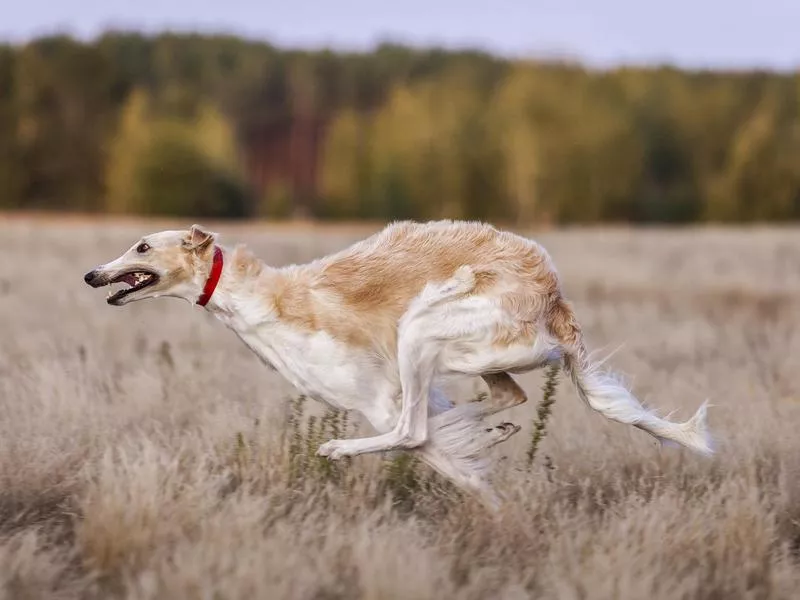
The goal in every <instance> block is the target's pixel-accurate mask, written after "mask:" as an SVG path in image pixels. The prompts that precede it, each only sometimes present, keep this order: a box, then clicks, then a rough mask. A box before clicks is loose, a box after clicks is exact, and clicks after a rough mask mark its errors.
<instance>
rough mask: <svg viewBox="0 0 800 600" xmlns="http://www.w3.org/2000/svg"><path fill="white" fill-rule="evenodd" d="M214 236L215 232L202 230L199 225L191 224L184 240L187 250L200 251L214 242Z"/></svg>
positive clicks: (215, 235)
mask: <svg viewBox="0 0 800 600" xmlns="http://www.w3.org/2000/svg"><path fill="white" fill-rule="evenodd" d="M216 237H217V234H216V233H210V232H207V231H203V229H201V228H200V225H192V229H191V230H190V231H189V235H188V237H187V238H186V240H185V241H184V242H185V244H186V247H187V248H188V249H189V250H193V251H195V252H202V251H203V250H205V249H206V248H208V247H209V246H210V245H211V244H212V243H213V242H214V240H215V239H216Z"/></svg>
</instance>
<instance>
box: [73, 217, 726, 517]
mask: <svg viewBox="0 0 800 600" xmlns="http://www.w3.org/2000/svg"><path fill="white" fill-rule="evenodd" d="M84 280H85V281H86V283H87V284H89V285H90V286H92V287H101V286H106V285H109V284H112V283H119V282H122V283H124V284H127V285H128V286H129V287H127V288H124V289H121V290H119V291H117V292H115V293H111V294H109V296H108V298H107V301H108V303H109V304H111V305H112V306H124V305H125V304H128V303H130V302H135V301H138V300H144V299H146V298H156V297H159V296H170V297H176V298H183V299H184V300H186V301H188V302H189V303H190V304H197V305H199V306H202V307H205V309H206V310H208V311H210V312H211V313H212V314H214V315H215V316H216V317H217V318H218V319H219V320H220V321H222V322H223V323H224V324H225V325H226V326H227V327H229V328H230V329H232V330H233V331H234V332H235V333H236V334H237V335H238V336H239V337H240V338H241V340H242V341H243V342H244V343H245V344H246V345H247V346H248V347H249V348H250V349H251V350H252V351H253V352H255V354H256V355H258V357H259V358H260V359H261V360H262V361H263V362H264V363H265V364H266V365H268V366H270V367H272V368H274V369H276V370H277V371H278V372H279V373H280V374H281V375H283V376H284V377H285V378H286V379H287V380H288V381H289V382H290V383H292V384H293V385H294V386H295V387H296V388H297V389H298V390H299V391H301V392H302V393H303V394H305V395H307V396H308V397H311V398H314V399H317V400H320V401H323V402H326V403H327V404H329V405H332V406H334V407H336V408H339V409H343V410H355V411H358V412H359V413H361V414H362V415H363V416H364V417H365V418H366V419H367V421H369V423H370V424H371V425H372V426H373V427H374V429H375V430H376V432H377V435H375V436H373V437H366V438H361V439H343V440H331V441H329V442H327V443H325V444H323V445H322V446H321V447H320V448H319V454H320V455H322V456H327V457H329V458H330V459H332V460H335V459H339V458H342V457H344V456H355V455H358V454H363V453H367V452H383V451H388V450H412V451H414V452H415V453H417V454H418V456H419V457H420V458H421V459H422V460H424V461H425V462H426V463H428V464H429V465H430V466H431V467H433V468H434V469H435V470H437V471H438V472H440V473H441V474H443V475H444V476H446V477H448V478H449V479H451V480H452V481H453V482H455V483H456V484H457V485H458V486H460V488H461V489H463V490H465V491H468V492H471V493H473V494H476V495H477V496H478V497H479V498H480V499H481V500H482V501H483V502H485V503H486V504H487V505H489V506H497V505H498V499H497V497H496V495H495V493H494V491H493V489H492V487H491V485H490V484H489V481H488V478H487V474H488V469H489V462H488V458H487V457H486V454H487V453H486V450H487V449H488V448H490V447H491V446H493V445H495V444H497V443H499V442H502V441H504V440H506V439H508V438H509V437H510V436H511V435H513V434H514V433H516V432H517V431H518V430H519V427H517V426H516V425H512V424H510V423H503V424H501V425H499V426H497V427H490V426H487V425H486V424H485V423H484V419H485V418H486V417H487V416H490V415H493V414H495V413H497V412H499V411H502V410H505V409H508V408H511V407H513V406H517V405H519V404H521V403H523V402H525V401H526V396H525V393H524V392H523V390H522V389H521V388H520V387H519V385H518V384H517V383H516V382H515V381H514V379H513V378H512V377H511V374H516V373H522V372H525V371H530V370H533V369H538V368H541V367H544V366H546V365H548V364H551V363H553V362H557V361H558V362H563V367H564V370H565V371H566V373H568V374H569V376H570V378H571V379H572V382H573V383H574V385H575V387H576V389H577V392H578V395H579V396H580V398H582V399H583V401H584V402H585V403H586V404H587V405H588V406H590V407H591V408H593V409H594V410H596V411H598V412H600V413H601V414H603V415H605V416H606V417H607V418H609V419H613V420H615V421H619V422H621V423H625V424H628V425H633V426H634V427H638V428H639V429H642V430H644V431H646V432H647V433H649V434H651V435H652V436H654V437H655V438H656V439H657V440H659V441H661V442H662V443H674V444H678V445H682V446H685V447H687V448H689V449H692V450H695V451H697V452H700V453H702V454H710V453H711V452H712V449H711V441H710V437H709V434H708V431H707V426H706V404H705V403H704V404H702V405H701V406H700V408H699V409H698V410H697V412H696V413H695V415H694V416H693V417H692V418H691V419H689V420H688V421H686V422H684V423H674V422H671V421H669V420H666V419H662V418H660V417H658V416H656V415H655V414H653V413H652V412H651V411H649V410H647V409H646V408H644V407H643V406H642V405H641V404H640V403H639V401H638V400H636V398H635V397H634V396H633V395H632V394H631V393H630V392H629V391H628V389H627V388H626V387H624V386H623V385H621V384H620V383H619V382H618V381H617V380H616V379H615V378H614V377H613V376H611V375H609V374H607V373H605V372H601V370H600V369H599V365H598V364H596V363H593V362H592V361H591V360H590V358H589V355H588V353H587V350H586V348H585V346H584V341H583V336H582V334H581V327H580V325H579V323H578V320H577V318H576V316H575V313H574V312H573V309H572V307H571V305H570V304H569V303H568V302H567V300H566V299H565V297H564V295H563V293H562V289H561V284H560V281H559V277H558V274H557V272H556V269H555V267H554V265H553V262H552V260H551V258H550V256H549V255H548V253H547V252H546V251H545V249H544V248H542V247H541V246H540V245H539V244H538V243H536V242H534V241H531V240H529V239H527V238H524V237H521V236H518V235H515V234H513V233H510V232H506V231H501V230H498V229H496V228H494V227H492V226H490V225H487V224H483V223H475V222H458V221H455V222H454V221H438V222H430V223H424V224H423V223H414V222H399V223H393V224H391V225H389V226H388V227H386V228H385V229H383V230H382V231H380V232H379V233H376V234H375V235H372V236H371V237H368V238H367V239H365V240H363V241H361V242H358V243H356V244H354V245H352V246H350V247H349V248H347V249H345V250H342V251H340V252H337V253H335V254H332V255H330V256H327V257H324V258H321V259H319V260H315V261H313V262H310V263H308V264H304V265H292V266H288V267H283V268H274V267H270V266H268V265H266V264H265V263H263V262H262V261H261V260H259V259H258V258H256V257H255V256H254V255H253V254H252V253H250V252H249V251H248V250H246V249H245V248H244V247H243V246H237V247H235V248H227V247H224V246H222V245H220V244H219V242H218V235H217V234H214V233H209V232H207V231H204V230H203V229H202V228H201V227H199V226H197V225H194V226H193V227H192V228H191V229H190V230H188V231H162V232H160V233H153V234H150V235H147V236H145V237H144V238H142V239H141V240H139V241H138V242H136V244H134V245H133V246H132V247H131V248H130V249H129V250H128V251H127V252H125V253H124V254H123V255H122V256H120V257H119V258H117V259H116V260H113V261H111V262H109V263H107V264H105V265H102V266H100V267H97V268H96V269H94V270H92V271H90V272H89V273H87V274H86V275H85V277H84ZM453 376H455V377H464V376H479V377H482V378H483V380H484V381H485V382H486V384H487V386H488V390H489V397H488V399H487V400H484V401H482V402H470V403H465V404H458V405H456V404H455V403H454V402H452V401H451V399H450V398H447V397H446V396H445V395H444V394H443V393H442V392H441V383H442V382H443V381H445V380H446V378H448V377H453Z"/></svg>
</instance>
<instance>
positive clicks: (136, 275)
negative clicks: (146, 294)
mask: <svg viewBox="0 0 800 600" xmlns="http://www.w3.org/2000/svg"><path fill="white" fill-rule="evenodd" d="M158 280H159V277H158V275H157V274H155V273H153V272H152V271H147V270H143V269H137V270H135V271H129V272H127V273H122V274H120V275H117V276H116V277H114V278H113V279H111V280H110V281H109V282H108V284H109V285H111V286H114V285H115V284H120V283H121V284H123V285H127V286H129V287H126V288H122V289H121V290H114V289H113V288H112V289H111V290H110V291H109V292H108V296H106V302H108V303H109V304H111V305H116V304H119V302H120V301H121V300H122V299H123V298H125V297H126V296H129V295H131V294H133V293H134V292H140V291H142V290H143V289H145V288H148V287H150V286H151V285H155V284H156V283H158Z"/></svg>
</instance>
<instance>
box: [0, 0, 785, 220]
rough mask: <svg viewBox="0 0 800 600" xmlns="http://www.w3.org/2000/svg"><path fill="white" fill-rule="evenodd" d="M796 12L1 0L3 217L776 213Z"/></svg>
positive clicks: (677, 5) (736, 5) (781, 3)
mask: <svg viewBox="0 0 800 600" xmlns="http://www.w3.org/2000/svg"><path fill="white" fill-rule="evenodd" d="M756 7H757V12H755V11H756ZM797 23H800V4H798V3H796V2H794V1H793V0H792V1H790V0H764V1H763V2H760V3H758V4H757V5H756V4H755V3H746V2H743V1H742V0H733V1H729V2H723V1H722V0H707V1H705V2H696V1H694V2H693V1H689V0H676V1H675V2H671V3H665V4H664V5H659V6H649V5H648V6H645V5H644V4H643V3H639V2H636V1H635V0H607V1H605V2H602V3H597V2H593V1H592V0H568V1H564V2H558V3H544V2H539V1H538V0H537V1H527V2H524V1H522V0H518V1H517V2H510V1H497V2H493V3H488V2H474V1H472V2H470V1H467V2H464V1H463V0H439V1H436V2H434V1H429V2H421V1H420V0H406V1H404V2H402V3H391V4H389V5H382V4H380V3H377V2H372V1H370V0H344V1H342V2H335V3H323V2H319V1H317V2H312V1H309V0H295V1H293V2H286V3H284V2H281V3H275V2H255V0H249V1H246V0H228V1H226V2H218V1H215V2H210V1H206V0H201V1H191V2H190V1H189V0H172V1H171V2H169V3H162V2H156V1H155V0H140V1H138V2H121V1H109V2H104V3H100V2H94V1H91V0H83V1H79V0H72V1H62V2H59V3H57V4H56V3H53V2H50V1H46V0H28V1H26V2H23V3H15V4H14V5H13V6H11V7H6V8H5V9H4V10H3V18H2V23H0V40H2V44H0V209H2V210H5V211H64V212H67V211H69V212H77V213H95V214H96V213H117V214H139V215H174V216H189V215H191V216H198V217H210V218H259V219H265V218H270V219H290V218H303V219H329V220H349V221H353V220H361V219H365V220H366V219H369V220H385V219H389V218H408V217H411V218H416V219H429V218H439V217H448V218H479V219H488V220H492V221H495V222H499V223H510V224H515V225H519V226H527V225H532V224H537V225H541V224H546V223H553V224H564V223H575V222H615V223H619V222H636V223H648V222H661V223H693V222H720V221H736V222H751V221H788V220H793V219H797V218H798V217H800V73H798V70H797V69H798V67H800V36H798V35H797V34H796V31H795V29H796V25H797Z"/></svg>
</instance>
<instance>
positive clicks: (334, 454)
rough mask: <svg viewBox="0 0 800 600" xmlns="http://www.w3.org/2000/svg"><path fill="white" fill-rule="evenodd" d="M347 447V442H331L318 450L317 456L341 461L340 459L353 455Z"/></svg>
mask: <svg viewBox="0 0 800 600" xmlns="http://www.w3.org/2000/svg"><path fill="white" fill-rule="evenodd" d="M347 446H348V444H347V442H346V441H345V440H331V441H329V442H325V443H324V444H322V445H321V446H320V447H319V449H317V456H325V457H327V458H329V459H330V460H339V459H340V458H344V457H345V456H350V455H351V453H350V452H349V451H348V448H347Z"/></svg>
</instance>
